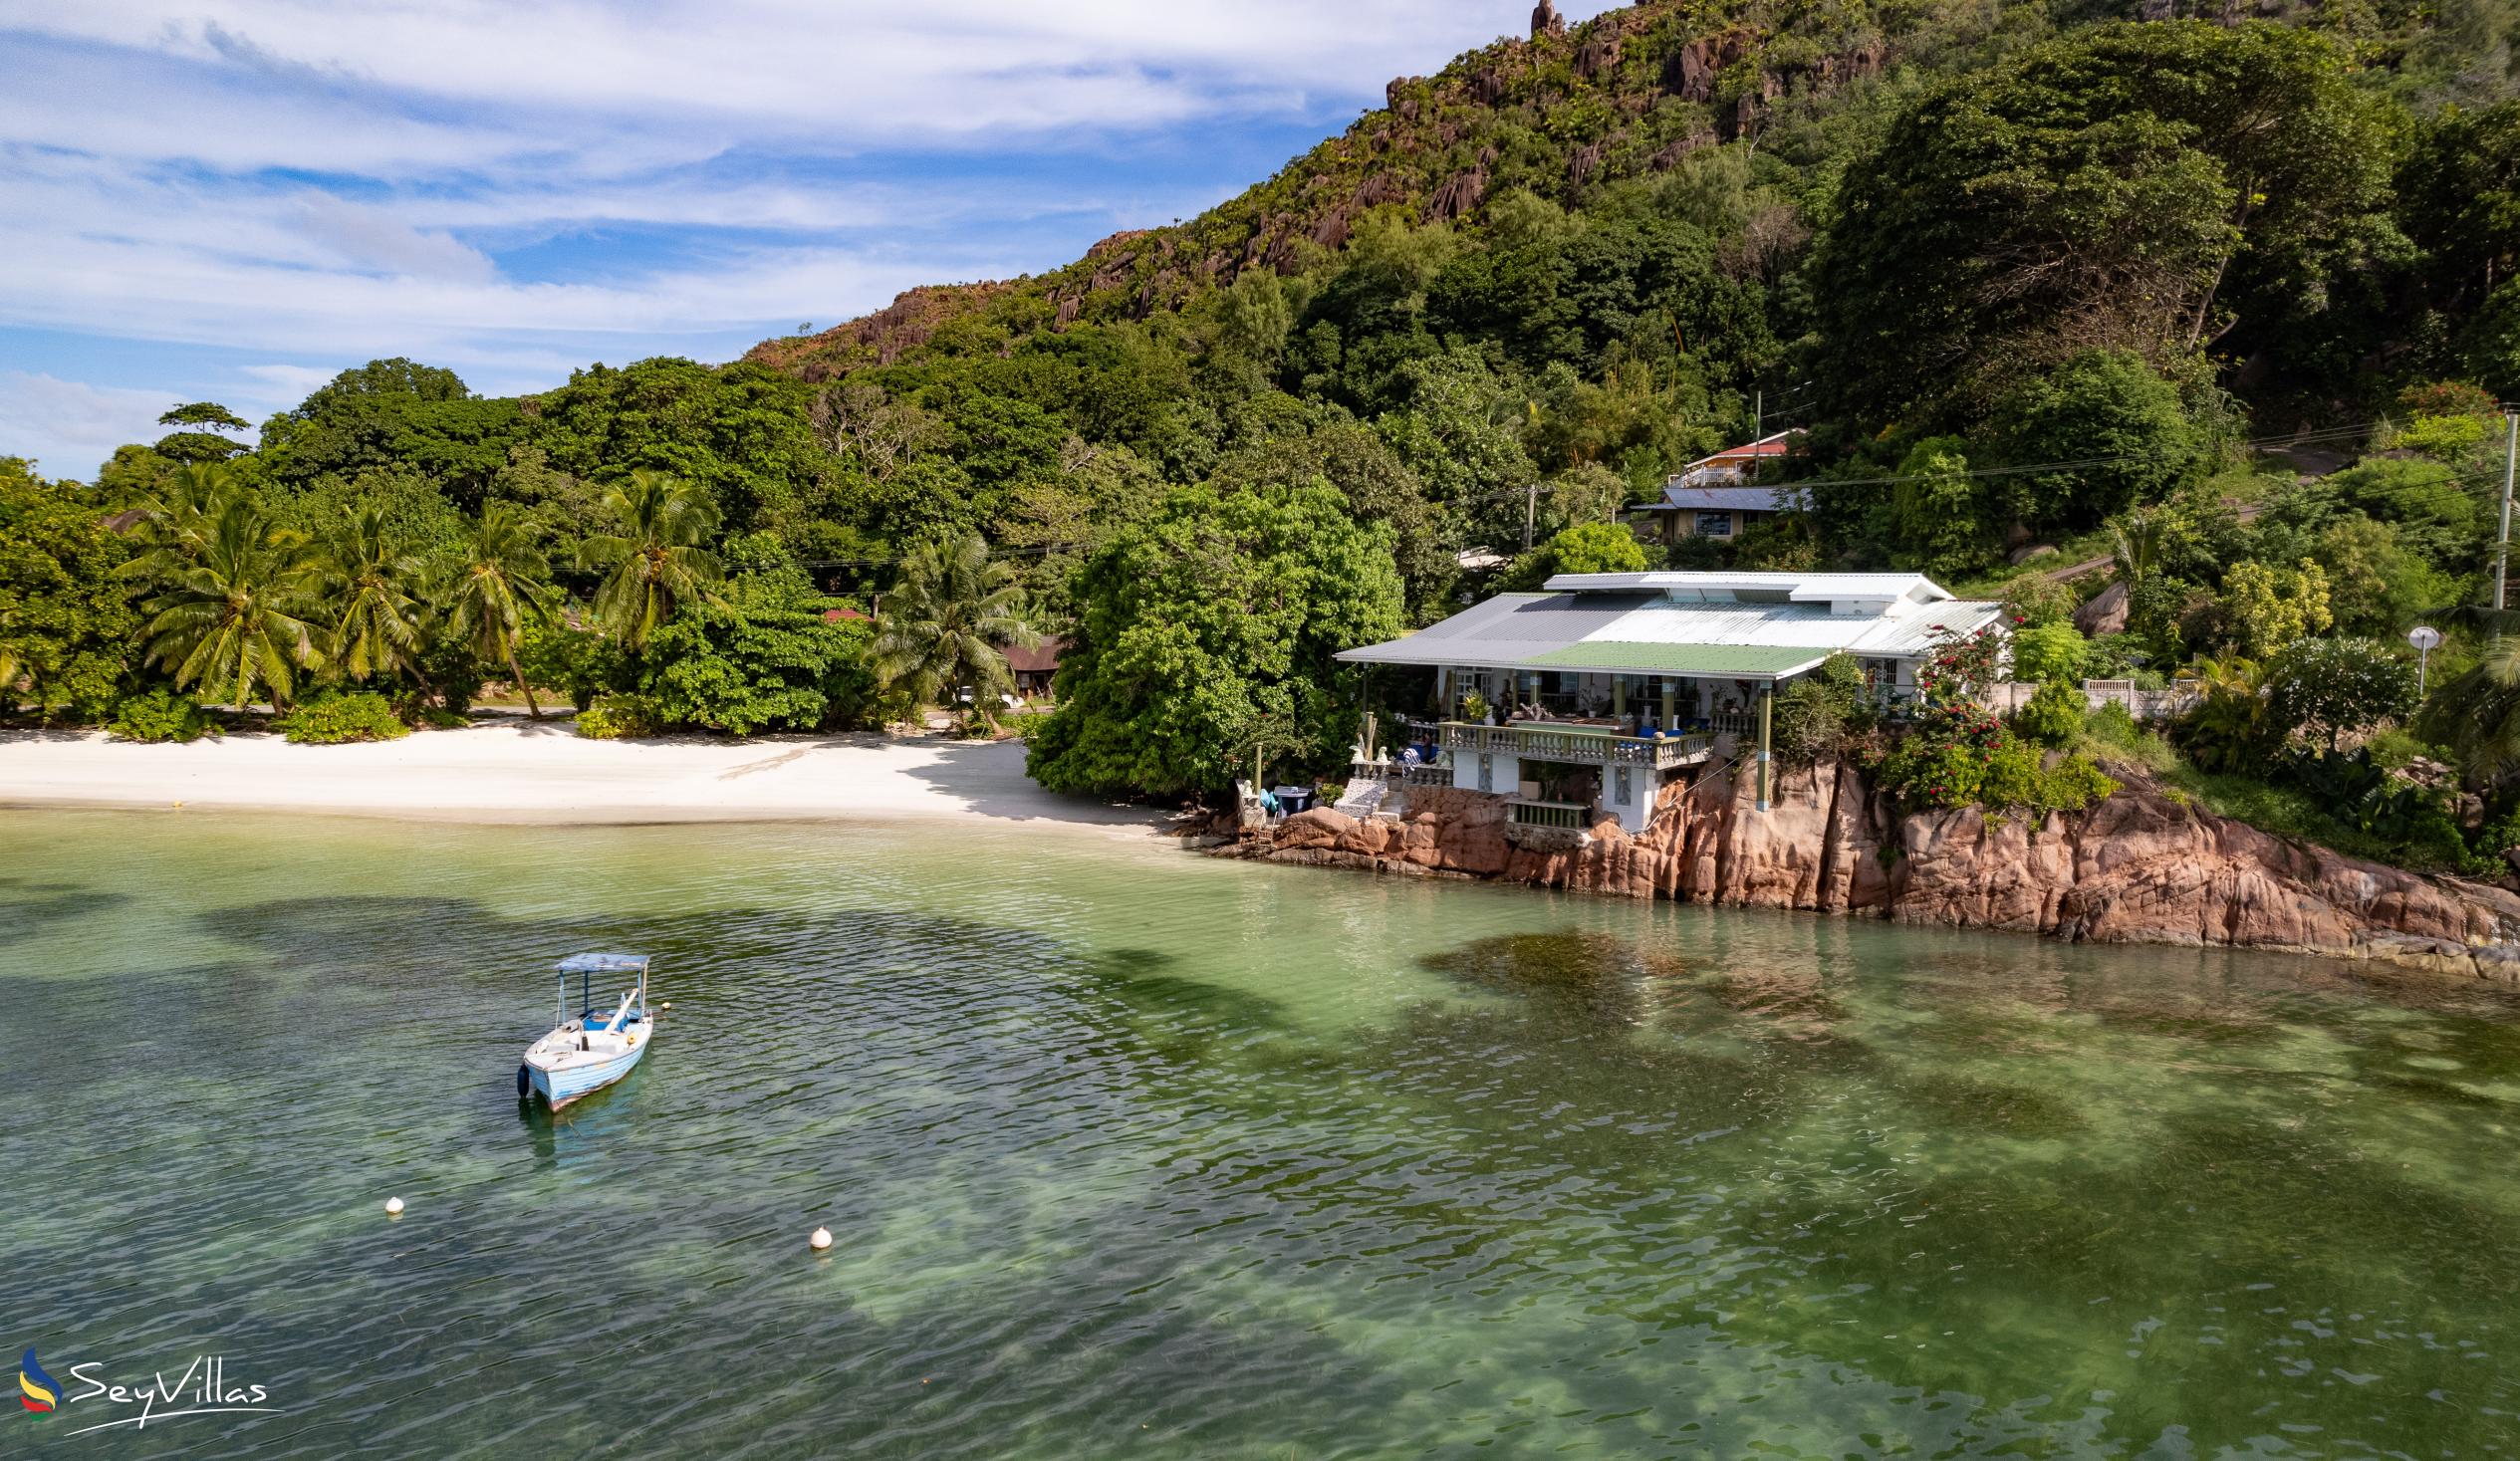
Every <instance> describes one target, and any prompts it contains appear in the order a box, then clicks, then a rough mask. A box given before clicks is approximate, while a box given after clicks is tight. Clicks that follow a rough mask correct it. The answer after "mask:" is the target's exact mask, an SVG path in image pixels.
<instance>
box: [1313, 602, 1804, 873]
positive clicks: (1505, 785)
mask: <svg viewBox="0 0 2520 1461" xmlns="http://www.w3.org/2000/svg"><path fill="white" fill-rule="evenodd" d="M1403 642H1405V641H1403ZM1378 647H1379V646H1378ZM1354 657H1356V658H1358V659H1361V660H1363V661H1364V662H1367V663H1375V664H1383V665H1388V666H1390V668H1391V669H1393V670H1399V671H1401V672H1403V673H1405V672H1406V670H1408V669H1415V670H1417V671H1420V672H1421V674H1422V678H1420V679H1419V680H1418V683H1419V684H1420V685H1421V686H1422V687H1423V688H1422V698H1420V695H1419V694H1410V693H1405V692H1404V693H1403V694H1402V695H1401V696H1400V697H1399V700H1398V702H1397V703H1407V702H1409V701H1412V700H1413V701H1415V702H1416V704H1417V705H1419V706H1422V707H1423V709H1422V712H1421V713H1422V714H1423V716H1424V719H1422V720H1417V721H1414V723H1413V724H1412V725H1411V726H1410V727H1409V728H1408V729H1407V730H1406V731H1404V732H1403V733H1402V734H1401V735H1400V736H1399V737H1397V738H1396V739H1397V741H1398V744H1397V745H1396V746H1394V747H1391V748H1388V752H1387V754H1389V755H1391V756H1394V757H1395V758H1396V761H1397V764H1398V765H1399V766H1400V767H1401V768H1402V772H1401V774H1402V775H1403V776H1404V777H1406V778H1407V779H1411V780H1424V781H1440V782H1442V783H1443V784H1447V785H1452V786H1458V787H1462V788H1464V789H1470V790H1477V791H1483V792H1493V793H1497V794H1500V795H1503V796H1505V797H1506V798H1507V799H1508V801H1509V802H1511V803H1513V804H1514V805H1513V809H1512V810H1513V816H1514V820H1515V821H1517V822H1524V823H1532V824H1538V825H1544V826H1575V825H1578V823H1579V822H1580V820H1581V818H1582V817H1583V816H1584V815H1585V814H1586V813H1588V812H1590V811H1591V810H1592V808H1593V807H1595V806H1598V807H1599V808H1601V809H1602V810H1604V811H1607V812H1609V813H1611V814H1612V815H1614V816H1615V817H1616V818H1617V819H1618V820H1619V822H1620V823H1621V825H1622V826H1624V827H1626V828H1627V829H1628V830H1629V831H1631V832H1637V831H1641V830H1642V829H1643V827H1644V825H1645V822H1646V821H1647V819H1648V818H1649V817H1650V815H1651V813H1652V809H1653V805H1654V802H1655V798H1656V794H1657V793H1658V792H1659V790H1660V788H1661V787H1662V786H1663V785H1665V784H1666V783H1667V782H1668V781H1669V780H1671V779H1673V778H1674V777H1676V776H1681V775H1686V774H1689V773H1691V772H1693V771H1694V770H1695V769H1697V768H1700V767H1703V766H1705V765H1707V764H1708V763H1709V762H1711V761H1713V760H1715V759H1717V758H1718V757H1719V756H1720V755H1722V754H1723V753H1724V751H1726V750H1727V749H1729V750H1732V751H1735V752H1736V753H1738V754H1741V755H1743V756H1744V757H1745V759H1749V760H1751V761H1752V762H1753V765H1754V767H1755V774H1756V776H1757V778H1758V786H1757V800H1758V807H1759V810H1761V811H1765V810H1767V807H1768V805H1769V802H1770V799H1771V791H1772V786H1771V755H1772V738H1773V727H1774V713H1773V708H1774V700H1775V694H1776V690H1777V688H1778V686H1779V685H1781V684H1783V683H1784V682H1786V681H1788V680H1790V679H1792V678H1793V677H1794V676H1796V675H1798V674H1803V673H1807V672H1809V671H1810V670H1811V669H1812V668H1813V667H1815V666H1817V665H1818V664H1819V663H1820V662H1821V661H1822V660H1823V659H1826V658H1827V657H1828V652H1827V651H1825V650H1814V649H1810V648H1790V649H1789V648H1774V647H1767V646H1744V645H1679V644H1617V643H1591V644H1576V645H1569V646H1565V647H1563V648H1559V649H1554V650H1551V651H1550V652H1548V653H1546V654H1544V655H1541V656H1538V657H1537V658H1535V659H1532V660H1526V661H1523V662H1520V663H1505V664H1477V663H1435V664H1425V663H1417V664H1408V663H1407V662H1406V661H1404V660H1401V659H1399V658H1398V657H1397V656H1393V657H1391V658H1366V656H1365V655H1364V654H1356V655H1355V656H1354ZM1385 703H1394V702H1393V701H1392V700H1390V699H1388V698H1387V697H1386V702H1385ZM1420 767H1422V768H1424V770H1423V771H1422V772H1419V771H1414V770H1411V769H1410V768H1420ZM1588 793H1589V795H1587V794H1588Z"/></svg>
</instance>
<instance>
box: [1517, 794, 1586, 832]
mask: <svg viewBox="0 0 2520 1461" xmlns="http://www.w3.org/2000/svg"><path fill="white" fill-rule="evenodd" d="M1592 810H1593V809H1592V808H1590V807H1585V806H1580V805H1578V804H1577V803H1574V802H1526V801H1524V800H1523V799H1522V798H1520V797H1512V798H1508V799H1507V800H1506V803H1505V818H1506V820H1507V821H1509V822H1511V823H1513V824H1514V825H1515V826H1516V827H1557V828H1565V829H1567V830H1568V831H1571V832H1582V831H1583V830H1584V825H1585V819H1586V817H1587V816H1588V815H1589V814H1590V813H1591V812H1592Z"/></svg>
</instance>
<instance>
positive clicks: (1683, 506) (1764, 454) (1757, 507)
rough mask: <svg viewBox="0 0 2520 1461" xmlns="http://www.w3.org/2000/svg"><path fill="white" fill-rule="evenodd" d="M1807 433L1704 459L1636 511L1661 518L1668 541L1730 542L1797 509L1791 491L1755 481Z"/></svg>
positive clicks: (1769, 438)
mask: <svg viewBox="0 0 2520 1461" xmlns="http://www.w3.org/2000/svg"><path fill="white" fill-rule="evenodd" d="M1802 434H1803V433H1801V432H1800V431H1779V432H1777V433H1776V434H1775V435H1773V436H1762V437H1760V438H1759V439H1758V440H1756V441H1752V442H1747V443H1745V444H1743V445H1740V446H1735V447H1730V448H1728V449H1726V450H1723V451H1719V452H1716V453H1715V454H1714V455H1713V456H1708V457H1700V458H1698V459H1697V460H1696V461H1693V462H1690V463H1689V464H1688V465H1687V466H1685V467H1682V468H1680V469H1679V471H1677V472H1676V473H1673V474H1672V477H1671V480H1670V481H1668V482H1666V483H1664V484H1663V487H1662V500H1661V501H1660V502H1657V503H1654V504H1653V505H1652V506H1650V507H1642V508H1638V509H1636V510H1635V511H1636V512H1637V513H1638V514H1639V515H1641V516H1645V517H1651V518H1659V519H1661V523H1660V534H1659V536H1660V537H1661V539H1662V541H1663V542H1665V543H1676V542H1678V541H1679V540H1680V539H1682V538H1690V537H1696V538H1716V539H1729V538H1731V537H1733V536H1734V535H1735V534H1737V533H1739V532H1740V531H1741V530H1742V529H1744V528H1746V527H1749V526H1750V525H1751V524H1753V523H1760V522H1765V521H1766V520H1768V519H1769V518H1772V517H1774V516H1776V515H1777V514H1778V513H1780V512H1783V511H1785V510H1786V509H1787V508H1790V507H1792V506H1793V505H1794V502H1793V498H1794V493H1793V492H1792V490H1791V489H1789V488H1784V487H1761V486H1758V485H1756V481H1757V478H1758V477H1759V475H1760V473H1762V472H1763V471H1766V470H1769V469H1770V468H1772V467H1773V466H1774V465H1775V464H1776V463H1778V462H1781V461H1783V460H1784V459H1785V456H1786V454H1787V453H1788V452H1790V451H1792V450H1793V449H1794V440H1795V438H1796V437H1799V436H1801V435H1802Z"/></svg>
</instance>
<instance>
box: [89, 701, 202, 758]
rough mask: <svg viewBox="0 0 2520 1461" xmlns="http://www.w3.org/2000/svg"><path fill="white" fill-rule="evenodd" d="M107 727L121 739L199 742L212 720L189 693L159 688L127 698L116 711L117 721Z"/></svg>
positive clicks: (153, 743) (115, 717)
mask: <svg viewBox="0 0 2520 1461" xmlns="http://www.w3.org/2000/svg"><path fill="white" fill-rule="evenodd" d="M106 729H107V730H108V731H110V732H111V733H112V734H113V736H114V738H115V739H116V740H118V741H141V742H145V743H148V744H152V745H155V744H161V743H163V742H167V741H197V740H199V739H201V737H202V736H203V735H204V734H205V733H207V732H208V731H209V729H210V722H209V718H208V717H206V716H204V715H203V714H202V713H201V706H200V704H199V703H198V702H197V701H195V700H194V699H193V698H192V697H191V696H190V695H184V694H178V693H176V692H174V691H171V690H164V689H156V690H151V691H149V692H148V693H147V694H145V695H133V696H131V697H130V698H129V699H127V700H125V701H124V702H123V703H122V705H121V706H120V707H119V708H117V709H116V710H115V712H114V723H113V724H112V725H110V726H108V727H107V728H106Z"/></svg>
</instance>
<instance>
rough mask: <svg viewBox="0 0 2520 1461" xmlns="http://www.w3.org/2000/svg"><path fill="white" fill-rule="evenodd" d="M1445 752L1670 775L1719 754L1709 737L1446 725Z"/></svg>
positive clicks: (1568, 727) (1565, 727) (1567, 727)
mask: <svg viewBox="0 0 2520 1461" xmlns="http://www.w3.org/2000/svg"><path fill="white" fill-rule="evenodd" d="M1442 732H1443V748H1444V749H1445V750H1447V751H1450V752H1451V753H1453V754H1454V755H1455V756H1459V755H1463V754H1468V755H1472V756H1478V755H1485V754H1490V753H1502V754H1504V755H1508V756H1526V757H1529V758H1531V759H1532V760H1535V761H1563V762H1571V763H1574V764H1576V765H1582V766H1648V767H1651V768H1653V769H1654V770H1656V771H1667V770H1670V769H1671V768H1673V767H1678V766H1693V765H1695V764H1697V763H1698V762H1700V761H1703V760H1705V759H1706V757H1707V755H1708V753H1710V752H1711V751H1713V749H1714V738H1713V737H1712V736H1706V735H1684V736H1661V737H1656V738H1650V739H1648V738H1644V737H1638V736H1623V735H1616V734H1613V733H1612V732H1610V731H1606V730H1595V729H1592V728H1590V727H1588V726H1580V725H1546V724H1538V725H1530V724H1526V725H1470V724H1467V723H1465V722H1462V721H1457V720H1452V721H1446V722H1444V724H1443V728H1442Z"/></svg>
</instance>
